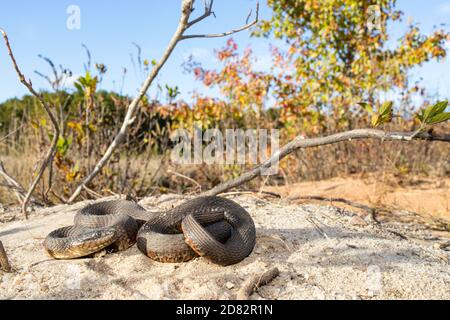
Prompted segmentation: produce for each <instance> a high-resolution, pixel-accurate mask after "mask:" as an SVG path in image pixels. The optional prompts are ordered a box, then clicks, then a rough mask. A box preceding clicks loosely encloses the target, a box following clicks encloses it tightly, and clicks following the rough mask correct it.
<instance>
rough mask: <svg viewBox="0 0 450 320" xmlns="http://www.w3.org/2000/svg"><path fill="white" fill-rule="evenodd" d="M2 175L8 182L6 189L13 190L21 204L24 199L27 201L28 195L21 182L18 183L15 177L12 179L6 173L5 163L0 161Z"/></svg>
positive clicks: (0, 173)
mask: <svg viewBox="0 0 450 320" xmlns="http://www.w3.org/2000/svg"><path fill="white" fill-rule="evenodd" d="M0 175H1V176H2V177H3V179H5V181H6V185H5V187H8V188H10V189H12V190H13V191H14V193H15V195H16V197H17V200H19V202H22V201H23V199H25V194H26V191H25V189H24V188H23V187H22V186H21V185H20V183H19V182H17V181H16V180H15V179H14V178H13V177H11V176H10V175H9V174H8V173H7V172H6V169H5V166H4V165H3V162H1V161H0Z"/></svg>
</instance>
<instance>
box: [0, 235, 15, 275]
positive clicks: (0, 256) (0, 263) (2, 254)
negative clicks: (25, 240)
mask: <svg viewBox="0 0 450 320" xmlns="http://www.w3.org/2000/svg"><path fill="white" fill-rule="evenodd" d="M0 267H1V268H2V270H3V271H5V272H8V273H9V272H12V268H11V265H10V264H9V260H8V256H7V255H6V251H5V248H4V247H3V243H2V242H1V241H0Z"/></svg>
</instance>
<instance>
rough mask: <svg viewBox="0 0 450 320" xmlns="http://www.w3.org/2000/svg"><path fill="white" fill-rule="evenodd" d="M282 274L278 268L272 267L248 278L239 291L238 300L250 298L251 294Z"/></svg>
mask: <svg viewBox="0 0 450 320" xmlns="http://www.w3.org/2000/svg"><path fill="white" fill-rule="evenodd" d="M279 275H280V271H279V270H278V268H273V269H270V270H268V271H266V272H264V273H263V274H261V275H255V276H253V277H251V278H250V279H248V280H247V281H246V282H245V283H244V285H243V287H242V288H241V289H240V290H239V291H238V293H237V296H236V299H237V300H248V299H249V298H250V296H251V295H252V294H253V293H254V292H256V291H257V290H258V289H259V288H261V287H262V286H265V285H266V284H268V283H269V282H271V281H272V280H273V279H275V278H276V277H278V276H279Z"/></svg>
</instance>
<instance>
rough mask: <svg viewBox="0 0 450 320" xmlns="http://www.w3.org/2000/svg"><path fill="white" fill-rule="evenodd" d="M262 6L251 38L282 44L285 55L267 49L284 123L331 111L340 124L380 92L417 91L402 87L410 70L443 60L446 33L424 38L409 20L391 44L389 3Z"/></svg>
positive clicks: (277, 0) (395, 14)
mask: <svg viewBox="0 0 450 320" xmlns="http://www.w3.org/2000/svg"><path fill="white" fill-rule="evenodd" d="M268 5H269V7H270V8H271V9H272V10H273V16H272V18H271V19H270V20H264V21H262V22H261V23H260V24H259V25H258V28H257V29H256V30H255V31H254V35H255V36H258V37H261V36H262V37H269V36H270V35H273V36H274V37H275V38H278V39H282V40H284V41H285V43H286V45H287V50H286V51H282V50H279V49H275V50H274V58H275V66H277V67H278V68H276V70H277V71H278V75H277V79H278V83H277V85H276V86H275V87H274V93H275V95H276V97H277V101H278V104H279V106H281V107H282V108H283V112H284V116H285V118H286V119H292V118H298V116H299V115H302V114H303V113H304V112H305V111H306V110H311V109H313V110H316V111H318V112H321V111H324V110H325V109H327V110H330V109H331V110H332V112H334V113H335V116H336V117H335V118H337V119H339V118H341V119H342V118H345V117H346V116H347V112H348V111H349V110H350V109H351V108H352V107H355V106H357V104H358V103H359V102H361V101H366V102H369V103H370V104H375V103H377V102H379V99H378V98H379V97H380V95H381V94H382V93H386V92H389V91H397V92H398V91H400V92H402V93H408V92H409V91H410V90H413V91H416V90H418V88H417V87H416V86H409V83H408V73H409V71H410V70H411V69H412V68H413V67H416V66H420V65H422V64H423V63H425V62H427V61H430V60H440V59H442V58H444V57H445V56H446V50H445V48H444V45H445V41H446V40H450V35H449V33H448V32H447V31H444V30H441V29H440V30H437V29H436V30H435V31H434V32H433V33H432V34H430V35H427V36H426V35H423V34H422V33H421V32H420V28H419V26H418V25H415V24H412V23H411V24H409V26H408V30H407V32H406V33H405V34H404V35H403V36H402V37H401V38H400V39H399V40H398V41H397V42H395V41H393V39H390V36H389V33H388V26H389V25H390V24H391V23H395V22H398V21H400V20H401V17H402V15H403V13H402V12H401V11H399V10H397V9H396V8H395V6H396V0H377V1H375V0H335V1H331V0H330V1H319V0H268ZM286 66H288V67H289V68H286ZM291 70H292V71H291ZM343 123H344V128H345V129H348V128H351V124H350V123H348V122H345V121H344V122H343Z"/></svg>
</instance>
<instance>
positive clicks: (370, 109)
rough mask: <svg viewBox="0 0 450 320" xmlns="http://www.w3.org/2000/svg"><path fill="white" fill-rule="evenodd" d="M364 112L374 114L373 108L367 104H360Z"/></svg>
mask: <svg viewBox="0 0 450 320" xmlns="http://www.w3.org/2000/svg"><path fill="white" fill-rule="evenodd" d="M358 104H359V105H360V106H361V107H362V108H363V109H364V110H366V111H367V112H368V113H369V114H373V107H372V106H371V105H370V104H369V103H367V102H360V103H358Z"/></svg>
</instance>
